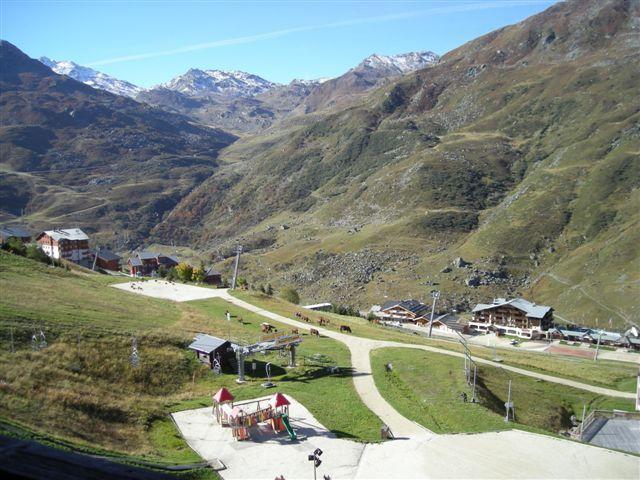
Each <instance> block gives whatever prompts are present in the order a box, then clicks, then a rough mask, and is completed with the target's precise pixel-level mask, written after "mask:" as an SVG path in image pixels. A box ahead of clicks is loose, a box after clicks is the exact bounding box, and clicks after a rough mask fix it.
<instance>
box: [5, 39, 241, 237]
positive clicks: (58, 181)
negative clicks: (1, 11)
mask: <svg viewBox="0 0 640 480" xmlns="http://www.w3.org/2000/svg"><path fill="white" fill-rule="evenodd" d="M0 89H1V91H2V98H1V100H0V115H1V118H2V121H1V125H0V149H1V160H0V174H1V175H0V185H1V186H2V188H1V189H0V220H4V221H7V220H13V219H15V218H16V217H18V216H20V215H21V214H22V213H23V212H24V217H23V218H21V219H20V220H21V221H22V222H27V223H28V224H30V225H31V226H32V227H34V229H36V228H40V229H41V228H44V227H51V226H70V224H71V225H80V226H82V227H83V228H86V229H87V231H89V232H96V231H99V232H101V234H102V238H104V239H105V240H113V238H114V237H115V236H116V235H119V236H120V238H121V239H122V238H123V237H128V238H130V239H133V240H138V241H139V240H140V239H142V238H144V237H145V236H146V235H147V234H148V232H149V230H150V229H151V228H152V227H153V226H154V225H155V224H156V223H157V222H158V221H159V220H160V219H161V218H162V216H163V215H164V213H165V212H166V211H168V210H170V209H171V208H173V207H174V206H175V205H176V204H177V203H178V201H179V200H180V199H181V198H182V197H183V196H184V195H185V194H186V193H187V192H189V191H190V190H191V189H192V188H194V187H195V186H196V185H198V184H199V183H200V182H201V181H202V180H204V179H205V178H207V177H209V176H210V175H211V174H212V173H213V171H214V170H215V168H216V165H217V162H216V157H217V153H218V151H219V150H220V149H221V148H222V147H224V146H226V145H228V144H229V143H231V142H232V141H234V140H235V137H234V136H233V135H230V134H228V133H225V132H223V131H221V130H217V129H211V128H206V127H203V126H199V125H196V124H194V123H192V122H191V121H190V120H189V119H187V118H186V117H182V116H179V115H174V114H169V113H166V112H163V111H161V110H159V109H155V108H151V107H149V106H146V105H143V104H140V103H138V102H135V101H133V100H131V99H128V98H125V97H119V96H116V95H112V94H110V93H107V92H104V91H101V90H96V89H94V88H91V87H89V86H87V85H84V84H83V83H80V82H77V81H75V80H73V79H71V78H69V77H66V76H63V75H57V74H55V73H53V72H52V71H51V70H50V69H49V68H48V67H46V66H44V65H43V64H42V63H40V62H38V61H37V60H33V59H30V58H29V57H27V56H26V55H25V54H23V53H22V52H21V51H20V50H18V49H17V48H16V47H15V46H13V45H11V44H10V43H8V42H6V41H2V42H1V43H0Z"/></svg>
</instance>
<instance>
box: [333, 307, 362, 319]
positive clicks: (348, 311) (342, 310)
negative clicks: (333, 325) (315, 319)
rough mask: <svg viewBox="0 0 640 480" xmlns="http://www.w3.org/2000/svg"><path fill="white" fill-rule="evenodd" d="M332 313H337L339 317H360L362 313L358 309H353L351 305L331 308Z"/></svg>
mask: <svg viewBox="0 0 640 480" xmlns="http://www.w3.org/2000/svg"><path fill="white" fill-rule="evenodd" d="M331 311H332V312H333V313H337V314H338V315H348V316H350V317H359V316H360V312H359V311H358V309H357V308H356V307H352V306H351V305H334V306H332V307H331Z"/></svg>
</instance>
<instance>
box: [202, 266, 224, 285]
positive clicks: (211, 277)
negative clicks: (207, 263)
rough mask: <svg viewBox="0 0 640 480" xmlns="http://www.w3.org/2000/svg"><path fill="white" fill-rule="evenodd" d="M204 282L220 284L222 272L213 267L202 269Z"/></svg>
mask: <svg viewBox="0 0 640 480" xmlns="http://www.w3.org/2000/svg"><path fill="white" fill-rule="evenodd" d="M204 283H208V284H209V285H222V274H221V273H220V272H219V271H217V270H216V269H215V268H213V267H209V268H207V269H206V270H205V271H204Z"/></svg>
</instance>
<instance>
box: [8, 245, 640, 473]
mask: <svg viewBox="0 0 640 480" xmlns="http://www.w3.org/2000/svg"><path fill="white" fill-rule="evenodd" d="M116 281H119V280H118V279H114V278H112V277H107V276H102V275H97V274H91V273H87V272H86V271H83V270H75V269H70V270H67V269H64V268H53V267H49V266H47V265H43V264H41V263H36V262H33V261H31V260H28V259H25V258H23V257H17V256H13V255H10V254H7V253H5V252H2V251H0V288H1V289H2V291H3V295H2V296H0V380H2V382H0V411H1V412H2V414H0V420H2V421H4V422H7V423H10V424H11V425H12V426H13V427H12V432H14V433H15V431H18V432H22V433H19V435H22V436H36V438H38V439H50V440H51V441H55V442H64V443H65V444H66V445H71V446H72V447H73V448H77V449H80V450H84V451H87V452H92V453H98V454H104V453H105V452H106V453H108V454H110V455H116V456H117V457H118V459H119V460H121V461H132V462H136V461H146V462H156V463H158V464H163V465H166V464H176V463H178V464H185V463H194V462H198V461H199V458H198V456H197V455H196V454H195V453H194V452H193V451H191V450H190V449H189V447H188V446H187V445H186V443H185V442H184V440H183V439H182V438H181V436H180V435H179V432H178V431H177V430H176V429H175V427H174V425H173V423H172V422H171V421H170V419H169V417H168V414H169V413H170V412H173V411H178V410H184V409H188V408H197V407H201V406H208V405H210V396H211V394H212V393H213V392H214V391H215V390H217V389H218V388H219V387H221V386H226V387H228V388H229V389H230V390H231V391H232V393H233V394H234V395H235V396H236V398H238V399H247V398H252V397H257V396H263V395H265V393H270V392H272V391H273V390H270V391H268V392H266V391H265V390H264V389H263V388H262V387H261V386H260V384H261V383H263V382H264V380H265V364H266V362H271V363H272V364H273V381H274V382H275V383H276V384H277V391H281V392H284V393H287V394H289V395H292V396H294V397H295V398H296V399H297V400H299V401H300V402H302V403H303V404H304V405H305V406H306V407H307V408H308V409H309V410H310V411H311V413H312V414H313V415H314V416H315V417H316V418H317V419H318V420H319V421H320V422H322V423H323V424H324V425H325V426H326V427H327V428H329V429H331V430H332V431H334V432H335V433H336V434H337V435H339V436H341V437H344V438H351V439H354V440H359V441H377V440H378V438H379V427H380V421H379V419H378V418H377V417H376V416H375V415H374V414H373V413H372V412H371V411H369V410H368V409H367V408H366V407H365V406H364V404H363V403H362V401H361V400H360V398H359V397H358V395H357V394H356V392H355V389H354V386H353V382H352V379H351V372H350V357H349V352H348V350H347V348H346V347H345V346H344V345H343V344H341V343H339V342H337V341H334V340H331V339H329V338H316V337H313V338H312V337H310V336H309V335H307V334H306V332H302V333H303V338H304V341H303V343H302V344H301V346H300V347H299V350H298V367H297V368H294V369H286V368H284V367H285V366H286V364H287V362H288V359H287V358H286V357H281V356H279V355H278V354H277V353H270V354H268V355H262V354H258V355H256V356H255V358H254V359H249V360H248V362H247V364H248V368H247V372H248V375H247V377H248V378H247V380H248V381H247V383H246V384H244V385H237V384H236V383H235V378H236V375H235V374H234V373H233V372H226V373H225V374H223V375H219V376H214V375H213V374H212V372H211V370H209V369H208V368H207V367H206V366H204V365H202V364H201V363H199V362H197V361H196V359H195V356H194V354H193V352H191V351H189V350H187V349H186V346H187V345H188V344H189V342H190V341H191V340H192V338H193V336H194V334H195V333H197V332H206V333H210V334H213V335H217V336H221V337H227V336H229V335H230V336H231V338H232V339H233V340H234V341H239V342H246V343H252V342H255V341H257V340H258V339H259V337H260V335H261V333H260V323H262V322H263V321H264V318H263V317H260V316H258V315H256V314H253V313H251V312H248V311H245V310H242V309H240V308H238V307H235V306H234V305H232V304H230V303H227V302H226V301H224V300H221V299H208V300H200V301H195V302H187V303H174V302H169V301H164V300H158V299H153V298H149V297H144V296H140V295H136V294H133V293H129V292H124V291H121V290H118V289H114V288H110V285H111V284H112V283H114V282H116ZM237 295H238V296H239V297H240V298H243V299H246V300H248V301H249V302H251V303H254V304H256V305H258V306H261V307H264V308H267V309H269V310H272V311H275V312H277V313H281V314H283V315H286V316H290V317H291V318H294V316H293V314H294V313H295V311H297V310H299V309H300V307H298V306H296V305H293V304H289V303H287V302H283V301H281V300H279V299H275V298H269V297H266V296H263V295H255V294H253V293H248V292H237ZM226 310H229V311H230V312H231V313H232V315H233V320H232V321H231V322H227V321H226V320H225V315H224V314H225V311H226ZM320 315H322V316H325V317H329V318H331V320H332V326H331V328H337V326H338V325H340V324H348V325H350V326H351V327H352V329H353V330H354V335H362V336H370V337H372V338H378V339H391V340H397V341H401V342H405V343H409V342H411V343H426V344H431V345H434V346H439V347H443V348H448V349H458V348H459V347H458V346H457V345H456V344H455V343H450V342H445V341H429V340H427V339H424V338H421V337H417V336H415V335H409V334H404V333H402V332H397V331H393V330H388V329H384V328H382V327H380V326H377V325H374V324H370V323H369V322H367V321H366V320H364V319H358V318H351V317H344V316H339V315H333V314H325V313H309V316H310V317H311V318H314V319H317V318H318V317H319V316H320ZM270 323H272V324H274V325H275V326H276V327H277V328H278V329H279V331H289V329H290V328H291V327H289V326H286V325H281V324H278V323H277V322H273V321H270ZM314 325H317V323H315V324H314ZM41 329H42V331H43V332H44V333H45V335H46V339H47V343H48V345H47V347H46V348H43V349H40V350H34V349H33V348H32V343H31V336H32V335H33V334H34V333H36V334H39V332H40V330H41ZM133 336H135V337H136V339H137V343H138V349H139V356H140V362H139V366H138V367H136V368H134V367H132V366H131V364H130V354H131V341H132V337H133ZM12 347H13V351H12ZM386 351H387V350H383V351H381V352H386ZM474 353H476V354H481V355H483V356H490V355H491V351H490V350H489V349H483V348H477V349H476V348H474ZM405 355H431V354H426V353H424V352H411V354H409V353H403V354H402V356H405ZM500 355H501V356H502V357H503V358H504V360H505V363H509V364H513V365H517V366H523V367H524V368H529V369H531V370H539V371H543V372H545V373H554V374H557V375H563V376H567V377H570V378H576V379H579V380H583V381H588V382H589V383H594V384H603V385H606V386H619V387H620V388H623V387H624V388H625V389H630V388H631V383H632V382H633V381H634V380H635V374H636V372H635V368H634V366H633V365H631V366H630V365H625V364H618V363H615V364H614V363H612V362H598V363H597V364H593V363H592V362H586V361H583V360H579V359H577V360H573V359H570V360H569V359H563V358H558V357H550V356H546V355H536V354H532V353H527V352H517V351H516V352H507V351H504V352H503V351H501V352H500ZM380 358H382V357H380ZM380 358H379V357H378V352H376V354H375V356H374V365H375V366H376V368H377V369H379V368H380V365H381V363H380V362H381V361H384V360H385V358H382V360H380ZM433 358H435V359H436V361H434V363H433V365H437V366H438V368H439V369H440V374H442V372H443V371H445V370H446V371H447V372H448V371H449V369H451V371H454V368H453V367H450V366H449V365H450V364H451V365H454V364H456V365H457V364H459V363H460V362H459V360H457V359H453V358H451V357H448V356H445V355H435V354H434V355H433ZM252 360H255V361H256V365H257V369H256V371H255V374H254V373H253V372H252V369H251V367H250V365H251V364H252ZM394 362H395V360H394ZM398 362H400V363H398V364H397V365H398V367H399V368H400V370H398V371H396V373H397V375H398V379H399V380H398V381H404V380H403V379H402V377H401V373H402V367H401V364H402V361H401V360H398ZM412 362H413V360H411V359H409V360H407V365H409V364H412ZM452 362H453V363H452ZM455 362H457V363H455ZM328 366H338V367H340V373H336V374H329V373H328V369H327V367H328ZM587 367H588V368H587ZM455 368H457V369H459V368H460V365H458V366H457V367H455ZM413 373H415V374H418V373H419V374H420V375H422V374H423V373H424V372H423V371H422V370H420V371H416V372H413ZM376 375H377V377H376V381H377V382H380V378H379V372H378V373H376ZM436 380H437V379H436ZM503 380H504V379H500V378H496V379H495V380H494V379H493V377H487V379H486V385H487V387H488V388H489V390H491V391H492V392H502V390H503V385H502V384H501V383H500V382H503ZM419 381H420V382H422V384H423V385H426V386H428V385H432V386H433V383H430V382H433V381H434V378H433V377H430V376H428V375H426V376H424V378H421V379H419ZM492 381H495V382H496V384H495V385H492V384H491V382H492ZM447 382H450V379H447ZM456 382H459V379H458V380H456ZM522 382H524V383H525V384H526V383H527V382H528V383H531V382H533V380H528V379H523V380H522ZM503 383H504V382H503ZM399 385H400V386H402V385H401V384H399ZM442 385H444V386H443V387H441V388H449V387H446V385H448V384H447V383H446V382H444V383H443V384H442ZM453 385H454V386H453V387H451V388H453V390H451V388H450V391H449V393H447V392H444V393H440V394H438V398H440V400H439V401H442V402H444V403H443V404H446V403H447V402H449V403H450V404H451V408H458V407H457V406H456V405H455V398H454V399H452V398H451V395H452V392H453V391H454V390H456V391H457V389H458V388H459V386H458V385H457V384H456V383H453ZM536 385H537V384H533V386H534V387H535V386H536ZM380 389H381V391H383V393H384V394H385V395H389V392H390V391H391V392H393V391H402V392H403V395H401V396H400V397H399V398H398V399H393V398H389V400H390V401H392V403H394V405H395V404H396V403H395V402H398V404H397V405H396V406H397V408H398V409H399V410H400V411H401V412H403V413H406V414H407V415H408V416H410V417H411V415H413V413H411V412H409V411H407V410H403V408H408V405H413V404H414V403H415V400H416V398H418V397H415V395H420V394H419V392H420V390H419V388H416V390H415V391H413V390H412V389H410V388H407V387H402V388H400V389H398V388H395V387H393V388H389V387H385V385H384V382H383V383H381V384H380ZM385 389H386V390H385ZM528 391H529V394H530V395H531V396H532V398H536V397H537V398H539V399H541V400H540V402H541V403H545V402H547V403H548V402H551V403H553V404H555V403H558V404H562V405H567V407H566V410H567V411H568V410H569V407H570V408H571V409H573V410H575V408H576V405H578V404H579V403H580V402H582V401H588V402H590V403H591V404H594V405H595V404H596V403H597V402H601V400H599V399H597V398H587V400H584V397H583V396H580V395H577V394H576V393H575V392H576V391H575V390H571V389H569V390H562V389H561V390H558V389H552V388H545V389H542V390H534V389H530V390H528ZM411 395H413V397H412V396H411ZM447 395H448V396H447ZM495 395H496V396H499V395H498V394H495ZM487 398H489V399H491V398H490V397H487ZM403 399H404V400H403ZM407 399H409V400H407ZM445 400H446V401H445ZM494 400H495V399H494ZM520 401H521V400H518V402H520ZM403 402H405V403H404V404H403ZM406 402H409V403H406ZM597 404H598V405H600V403H597ZM403 405H405V406H404V407H403ZM606 405H608V404H606ZM523 406H524V404H523ZM474 408H475V407H474ZM483 408H484V407H483ZM485 410H487V412H484V411H480V413H478V414H477V415H476V417H477V419H476V420H474V421H473V422H472V425H471V426H464V425H463V426H462V427H461V426H460V425H456V424H455V422H452V421H451V420H450V419H449V420H448V419H447V418H448V417H447V415H444V416H443V418H442V419H438V422H439V423H440V425H441V426H440V427H438V428H442V429H443V430H442V431H455V430H456V428H463V427H464V428H469V429H471V430H470V431H479V430H482V429H494V428H497V424H496V423H495V422H496V420H495V418H494V419H493V420H491V418H492V417H491V415H489V413H491V412H492V411H491V409H490V408H489V409H486V408H485ZM421 411H422V410H421ZM425 411H426V410H425ZM542 411H543V413H542V414H540V415H542V416H544V415H547V414H553V415H556V417H553V418H564V417H563V416H562V414H561V413H562V412H563V411H561V412H560V413H558V411H555V410H553V411H552V410H549V409H547V410H544V409H543V410H542ZM526 412H527V410H523V411H522V412H520V411H519V410H518V411H517V413H518V414H522V415H523V417H522V418H523V420H522V422H523V424H525V425H528V424H531V425H533V426H537V425H539V424H540V421H539V420H536V418H537V417H535V415H534V413H535V411H533V410H532V412H534V413H532V414H531V416H530V418H531V419H530V420H529V419H528V418H529V417H527V416H526V415H525V414H526ZM550 412H551V413H550ZM554 412H555V413H554ZM423 414H424V412H423ZM491 414H492V415H497V414H494V413H491ZM425 415H426V414H425ZM527 415H528V414H527ZM411 418H413V417H411ZM425 418H427V420H428V418H429V417H428V416H427V417H425ZM497 418H498V420H499V416H498V417H497ZM518 419H519V420H520V417H518ZM427 420H422V421H427ZM429 421H433V420H429ZM492 422H493V423H492ZM536 422H537V423H536ZM434 428H436V427H434ZM473 428H475V429H476V430H473ZM461 431H462V430H461ZM184 475H185V478H215V477H211V476H210V475H211V472H209V471H205V470H201V469H200V470H193V471H190V472H186V473H185V474H184Z"/></svg>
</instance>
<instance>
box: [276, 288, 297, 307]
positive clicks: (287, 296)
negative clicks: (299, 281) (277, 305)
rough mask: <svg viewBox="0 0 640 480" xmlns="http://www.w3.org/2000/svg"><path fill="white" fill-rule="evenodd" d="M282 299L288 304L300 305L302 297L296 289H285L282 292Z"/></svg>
mask: <svg viewBox="0 0 640 480" xmlns="http://www.w3.org/2000/svg"><path fill="white" fill-rule="evenodd" d="M280 298H282V299H283V300H286V301H287V302H291V303H295V304H296V305H297V304H298V303H300V295H299V294H298V292H297V291H296V289H295V288H292V287H285V288H283V289H282V290H280Z"/></svg>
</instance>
